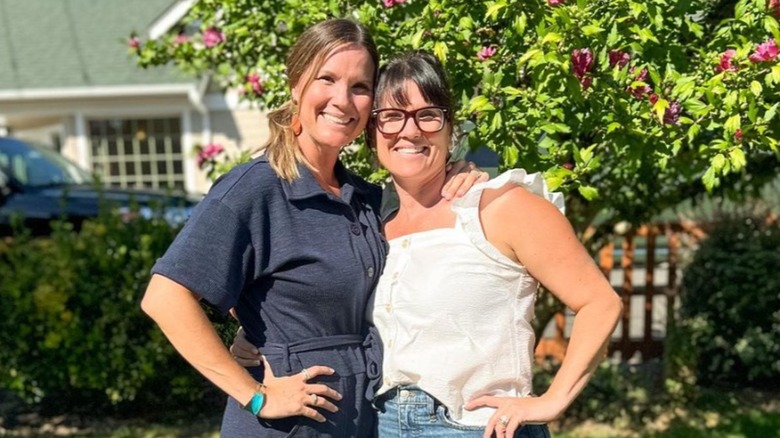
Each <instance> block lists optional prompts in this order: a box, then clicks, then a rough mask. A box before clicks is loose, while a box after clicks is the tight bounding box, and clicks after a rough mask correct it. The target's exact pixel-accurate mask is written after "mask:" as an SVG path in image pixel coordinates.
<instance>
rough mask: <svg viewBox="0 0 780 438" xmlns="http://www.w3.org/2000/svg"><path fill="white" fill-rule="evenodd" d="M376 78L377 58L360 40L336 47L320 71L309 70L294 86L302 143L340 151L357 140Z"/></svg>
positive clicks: (306, 146) (300, 141)
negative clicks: (359, 42)
mask: <svg viewBox="0 0 780 438" xmlns="http://www.w3.org/2000/svg"><path fill="white" fill-rule="evenodd" d="M309 79H310V80H309ZM373 79H374V61H373V59H372V58H371V55H370V54H369V53H368V51H367V50H366V49H365V48H363V47H361V46H359V45H357V44H345V45H342V46H340V47H338V48H336V49H335V50H333V51H332V52H331V53H329V54H328V55H327V56H326V57H325V60H324V63H323V64H322V66H321V67H320V68H319V69H318V70H317V71H315V72H307V73H306V75H304V77H303V78H302V79H301V81H300V82H299V83H298V84H297V85H296V86H295V87H293V90H292V95H293V98H294V99H295V100H296V101H297V102H298V117H299V119H300V122H301V127H302V132H301V135H300V136H299V137H298V144H299V146H300V147H301V148H303V149H304V150H305V149H307V148H312V147H313V148H316V149H330V150H335V151H336V152H337V151H338V150H340V149H341V148H342V147H344V146H346V145H347V144H349V143H351V142H352V141H354V140H355V138H357V136H358V135H359V134H360V133H361V131H362V130H363V129H364V128H365V126H366V122H367V121H368V117H369V113H370V110H371V104H372V101H373ZM304 84H308V85H304ZM303 87H306V88H305V89H303Z"/></svg>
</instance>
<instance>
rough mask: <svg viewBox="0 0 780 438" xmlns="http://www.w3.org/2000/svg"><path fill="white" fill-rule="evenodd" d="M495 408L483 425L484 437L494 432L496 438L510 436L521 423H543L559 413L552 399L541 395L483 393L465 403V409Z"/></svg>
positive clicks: (486, 437) (558, 408) (488, 437)
mask: <svg viewBox="0 0 780 438" xmlns="http://www.w3.org/2000/svg"><path fill="white" fill-rule="evenodd" d="M485 406H488V407H491V408H496V412H495V413H494V414H493V416H492V417H490V421H488V424H487V427H485V434H484V438H490V437H491V436H493V432H495V434H496V435H495V436H496V437H497V438H504V437H512V436H514V434H515V431H517V429H519V428H520V426H522V425H523V424H526V423H529V424H543V423H548V422H550V421H552V420H554V419H555V418H556V417H557V416H558V415H560V411H561V409H560V407H558V406H557V403H554V402H553V401H552V400H548V399H547V398H545V397H544V396H541V397H494V396H489V395H485V396H482V397H478V398H475V399H474V400H472V401H470V402H468V403H466V406H464V407H465V408H466V410H468V411H472V410H474V409H477V408H481V407H485Z"/></svg>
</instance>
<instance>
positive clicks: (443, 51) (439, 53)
mask: <svg viewBox="0 0 780 438" xmlns="http://www.w3.org/2000/svg"><path fill="white" fill-rule="evenodd" d="M447 53H449V49H448V48H447V45H446V44H445V43H444V42H442V41H436V43H435V44H434V45H433V54H434V55H436V57H437V58H439V61H441V62H442V64H445V63H446V62H447Z"/></svg>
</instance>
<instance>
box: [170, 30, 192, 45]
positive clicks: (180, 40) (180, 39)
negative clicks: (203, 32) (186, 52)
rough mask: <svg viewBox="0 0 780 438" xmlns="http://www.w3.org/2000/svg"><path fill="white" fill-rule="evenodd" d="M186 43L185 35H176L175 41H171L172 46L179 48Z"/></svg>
mask: <svg viewBox="0 0 780 438" xmlns="http://www.w3.org/2000/svg"><path fill="white" fill-rule="evenodd" d="M187 41H188V38H187V35H185V34H183V33H180V34H178V35H176V39H175V40H173V44H175V45H177V46H179V45H182V44H185V43H187Z"/></svg>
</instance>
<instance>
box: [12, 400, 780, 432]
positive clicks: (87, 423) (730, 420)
mask: <svg viewBox="0 0 780 438" xmlns="http://www.w3.org/2000/svg"><path fill="white" fill-rule="evenodd" d="M17 421H18V423H17V424H16V425H15V426H14V427H13V428H10V427H9V428H8V429H4V428H3V427H8V425H7V424H4V423H3V422H2V419H1V418H0V436H11V437H32V438H44V437H70V438H98V437H100V438H136V437H138V438H163V437H182V438H184V437H187V438H217V437H218V436H219V430H218V429H219V422H220V419H219V415H218V414H217V413H213V412H212V413H208V414H203V415H200V416H198V417H195V418H181V417H177V418H175V419H170V420H167V421H157V420H155V421H147V420H143V419H124V420H113V419H105V418H103V419H76V418H75V417H64V416H63V417H55V418H48V419H40V418H36V417H35V416H29V417H22V418H19V419H17ZM552 429H553V437H555V438H695V437H706V438H775V437H776V438H780V394H777V393H768V392H766V393H757V392H742V393H732V392H726V391H722V390H721V391H707V392H705V393H704V394H703V395H702V396H701V397H699V398H698V399H697V402H696V404H695V405H691V406H685V407H683V406H678V407H674V408H670V409H666V410H663V413H662V414H661V415H658V416H657V417H656V418H654V419H653V420H652V421H647V422H646V423H645V424H643V425H632V424H629V423H628V422H626V421H625V420H624V419H620V418H618V419H616V420H615V421H614V424H605V423H597V422H592V421H584V422H581V423H579V424H576V425H573V426H570V427H568V428H567V429H566V430H556V427H555V426H554V425H553V427H552Z"/></svg>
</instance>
